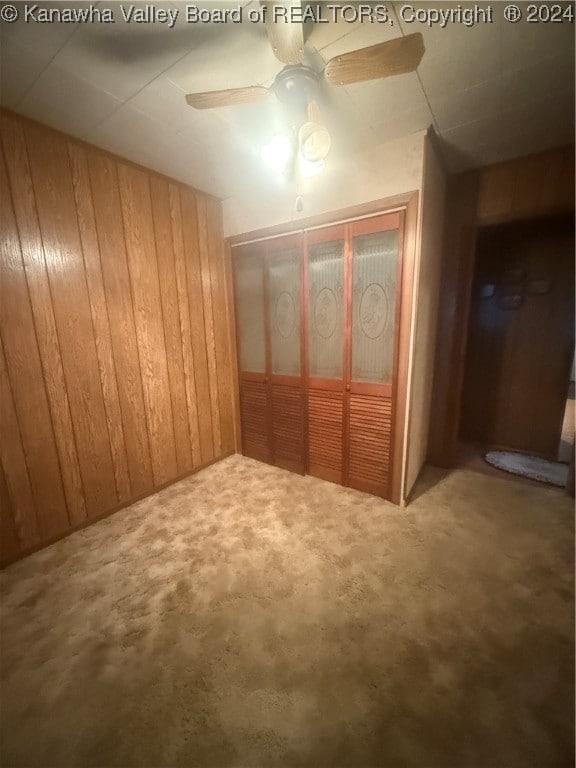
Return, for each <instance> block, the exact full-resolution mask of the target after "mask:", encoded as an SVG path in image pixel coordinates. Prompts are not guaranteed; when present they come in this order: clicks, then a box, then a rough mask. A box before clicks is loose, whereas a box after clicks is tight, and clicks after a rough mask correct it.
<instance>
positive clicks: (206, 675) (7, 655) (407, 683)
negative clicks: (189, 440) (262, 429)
mask: <svg viewBox="0 0 576 768" xmlns="http://www.w3.org/2000/svg"><path fill="white" fill-rule="evenodd" d="M573 521H574V510H573V503H572V501H571V500H570V499H568V498H567V497H565V496H564V495H563V494H562V492H561V491H560V490H557V489H554V488H546V487H542V488H535V487H532V486H528V485H525V484H522V483H519V482H517V481H516V480H514V479H502V480H501V479H499V478H493V477H489V476H486V475H481V474H476V473H474V472H466V471H454V472H452V473H444V472H441V471H439V470H432V469H429V470H427V471H426V472H425V474H424V476H423V478H422V479H421V480H420V483H419V486H418V488H417V492H416V494H415V500H414V501H413V503H412V504H411V505H410V506H409V507H408V508H406V509H399V508H397V507H394V506H392V505H390V504H387V503H385V502H383V501H382V500H380V499H377V498H374V497H371V496H368V495H365V494H362V493H359V492H356V491H352V490H347V489H343V488H340V487H339V486H336V485H332V484H330V483H325V482H323V481H321V480H316V479H314V478H311V477H300V476H298V475H294V474H290V473H288V472H284V471H282V470H279V469H276V468H273V467H269V466H266V465H263V464H258V463H257V462H255V461H252V460H250V459H246V458H243V457H240V456H233V457H231V458H229V459H226V460H225V461H223V462H220V463H219V464H216V465H214V466H212V467H210V468H208V469H206V470H204V471H202V472H200V473H198V474H197V475H195V476H193V477H191V478H189V479H187V480H184V481H183V482H180V483H178V484H177V485H174V486H172V487H170V488H168V489H166V490H164V491H162V492H161V493H159V494H157V495H155V496H154V497H152V498H149V499H146V500H144V501H141V502H139V503H137V504H135V505H133V506H131V507H129V508H128V509H125V510H123V511H121V512H118V513H117V514H115V515H113V516H112V517H110V518H108V519H106V520H104V521H101V522H99V523H97V524H96V525H94V526H92V527H90V528H87V529H85V530H83V531H81V532H78V533H76V534H74V535H72V536H70V537H68V538H67V539H64V540H62V541H60V542H58V543H57V544H54V545H53V546H51V547H48V548H47V549H45V550H43V551H41V552H38V553H36V554H34V555H32V556H30V557H28V558H26V559H25V560H22V561H20V562H18V563H15V564H14V565H12V566H10V567H9V568H7V569H5V571H4V572H3V573H2V574H1V575H0V585H1V590H2V591H1V599H2V622H1V630H2V636H1V643H2V655H1V665H2V668H1V675H2V677H1V681H2V698H1V727H2V743H1V757H2V759H1V763H2V766H3V767H4V768H12V767H20V766H30V767H33V768H52V767H53V768H72V767H73V768H89V767H94V768H96V767H98V768H113V767H118V768H120V767H122V768H124V767H126V768H128V767H129V766H134V767H136V766H137V767H138V768H164V767H168V766H185V767H186V768H194V767H195V766H198V767H200V766H202V767H205V766H206V767H208V766H214V767H216V766H218V767H224V766H230V767H234V768H273V767H275V766H294V768H298V767H304V766H306V768H308V767H310V768H320V767H321V766H331V767H334V768H335V767H340V766H341V767H342V768H356V767H358V768H362V767H364V766H366V768H368V767H370V768H372V767H374V768H376V767H378V768H380V767H382V768H412V767H413V766H414V768H416V767H417V768H446V767H447V766H456V768H472V767H473V768H488V767H489V768H530V767H531V766H533V767H534V768H548V767H549V768H564V766H566V768H567V766H570V765H573V764H574V763H573V749H574V697H573V686H574V652H573V641H574V612H573V584H574V569H573V554H574V553H573V535H574V527H573Z"/></svg>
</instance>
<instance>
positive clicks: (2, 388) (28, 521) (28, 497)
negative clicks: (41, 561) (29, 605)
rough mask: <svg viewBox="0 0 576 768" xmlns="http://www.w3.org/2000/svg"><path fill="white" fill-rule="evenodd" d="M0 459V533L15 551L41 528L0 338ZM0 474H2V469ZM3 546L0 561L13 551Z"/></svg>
mask: <svg viewBox="0 0 576 768" xmlns="http://www.w3.org/2000/svg"><path fill="white" fill-rule="evenodd" d="M0 461H1V464H2V467H5V468H6V474H7V476H8V480H7V479H6V477H4V481H5V483H6V489H5V490H6V496H7V498H6V500H5V505H6V506H5V505H4V504H3V505H2V507H3V511H2V532H0V533H3V530H4V528H6V531H7V533H6V536H8V537H12V535H13V536H14V539H15V544H16V549H17V550H19V549H20V547H26V546H33V545H34V544H36V543H37V542H38V541H39V540H40V535H41V534H40V527H39V525H38V519H37V515H36V505H35V503H34V497H33V494H32V485H31V482H30V476H29V474H28V467H27V465H26V457H25V455H24V448H23V445H22V436H21V434H20V427H19V424H18V416H17V414H16V408H15V406H14V399H13V396H12V387H11V385H10V381H9V379H8V370H7V366H6V358H5V356H4V348H3V346H2V341H1V339H0ZM2 474H3V476H4V469H3V470H2ZM8 482H9V483H10V487H8ZM8 518H10V520H8ZM6 547H7V549H6V550H4V549H3V550H2V553H1V554H0V558H1V559H0V564H1V563H4V562H5V561H7V560H8V559H10V557H11V555H12V554H13V549H14V547H13V543H11V542H10V541H8V543H7V545H6Z"/></svg>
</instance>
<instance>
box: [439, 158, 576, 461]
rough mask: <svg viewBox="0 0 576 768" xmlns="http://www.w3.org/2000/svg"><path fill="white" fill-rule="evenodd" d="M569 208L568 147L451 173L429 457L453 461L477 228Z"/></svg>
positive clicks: (571, 172) (571, 197)
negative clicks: (453, 174) (456, 173)
mask: <svg viewBox="0 0 576 768" xmlns="http://www.w3.org/2000/svg"><path fill="white" fill-rule="evenodd" d="M573 211H574V147H573V146H569V147H561V148H559V149H555V150H550V151H549V152H543V153H540V154H537V155H531V156H529V157H523V158H518V159H516V160H510V161H508V162H505V163H499V164H497V165H493V166H490V167H487V168H481V169H479V170H476V171H470V172H468V173H464V174H460V175H458V176H453V177H452V178H451V179H450V180H449V185H448V198H447V208H446V226H445V230H444V246H443V266H442V293H441V301H440V315H439V319H438V323H439V326H438V339H437V344H436V365H435V373H434V394H433V402H434V408H433V411H432V419H431V422H430V441H429V451H428V460H429V461H430V462H431V463H432V464H436V465H438V466H446V467H451V466H453V465H454V462H455V457H456V449H457V443H458V428H459V423H460V404H461V395H462V381H463V372H464V359H465V354H466V341H467V333H468V313H469V306H470V292H471V286H472V279H473V274H474V261H475V249H476V238H477V234H478V228H479V227H483V226H488V225H492V224H502V223H505V222H513V221H522V220H530V219H537V218H542V217H547V216H555V215H557V214H564V213H572V212H573Z"/></svg>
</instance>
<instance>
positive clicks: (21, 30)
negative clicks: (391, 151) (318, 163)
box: [0, 0, 574, 198]
mask: <svg viewBox="0 0 576 768" xmlns="http://www.w3.org/2000/svg"><path fill="white" fill-rule="evenodd" d="M188 4H189V3H183V2H170V3H162V2H156V3H155V4H154V6H155V7H156V8H164V7H166V8H171V9H178V10H179V12H180V13H179V18H178V22H177V23H176V25H175V27H174V28H173V29H168V28H167V27H166V26H165V25H162V24H159V23H156V24H139V25H136V24H126V23H124V22H123V20H122V14H121V10H120V4H119V3H110V2H101V3H93V4H92V5H95V6H97V7H98V8H110V9H113V11H114V16H115V18H116V23H115V24H79V25H74V24H64V23H60V24H58V23H52V24H39V23H35V22H28V23H25V22H24V21H23V19H22V18H20V19H19V20H18V21H17V22H16V23H12V24H8V23H6V22H1V23H0V64H1V71H0V75H1V81H0V102H1V103H2V104H3V105H4V106H6V107H8V108H10V109H13V110H14V111H16V112H19V113H21V114H23V115H27V116H29V117H32V118H34V119H36V120H39V121H41V122H43V123H46V124H48V125H51V126H54V127H56V128H58V129H61V130H63V131H66V132H67V133H70V134H72V135H74V136H77V137H79V138H81V139H85V140H86V141H88V142H90V143H93V144H96V145H98V146H100V147H103V148H105V149H108V150H110V151H112V152H115V153H117V154H119V155H122V156H124V157H127V158H129V159H131V160H134V161H136V162H139V163H142V164H143V165H146V166H148V167H151V168H154V169H156V170H158V171H161V172H163V173H166V174H167V175H169V176H173V177H175V178H178V179H180V180H182V181H185V182H187V183H189V184H192V185H194V186H196V187H198V188H200V189H204V190H206V191H208V192H211V193H213V194H215V195H217V196H219V197H221V198H229V197H238V198H243V197H245V196H247V195H249V194H250V190H251V189H254V185H258V186H259V188H260V189H259V191H260V193H261V191H262V187H266V185H269V184H271V180H270V177H269V172H268V170H267V169H266V168H264V167H263V165H262V163H261V160H260V158H259V150H260V148H261V146H262V144H263V143H265V141H266V140H267V139H269V138H270V137H271V136H272V135H273V134H274V132H275V130H276V129H277V128H278V127H281V125H282V120H283V119H284V115H283V113H282V109H283V108H282V107H281V105H280V104H279V103H278V102H277V101H276V99H275V97H273V96H270V98H269V99H268V100H267V101H265V102H259V103H256V104H250V105H241V106H236V107H226V108H221V109H217V110H209V111H196V110H194V109H192V108H191V107H188V106H187V105H186V103H185V100H184V96H185V94H186V93H188V92H191V91H205V90H211V89H223V88H232V87H240V86H245V85H252V84H264V85H270V84H271V82H272V80H273V78H274V76H275V75H276V73H277V72H278V71H279V70H280V69H281V68H282V64H281V63H280V62H278V61H277V60H276V59H275V57H274V55H273V53H272V50H271V47H270V45H269V43H268V40H267V37H266V32H265V29H264V27H263V25H262V24H257V23H249V22H248V21H246V20H245V21H244V22H243V23H242V24H241V25H239V24H231V23H228V24H188V23H186V19H185V14H186V11H185V8H186V5H188ZM3 5H6V3H5V2H3V1H2V2H0V6H3ZM16 5H17V6H19V8H20V10H21V11H22V8H23V5H24V4H23V3H16ZM39 5H40V6H41V7H42V6H45V7H49V8H60V9H63V8H70V7H85V8H87V7H89V5H90V4H89V3H69V2H52V3H40V4H39ZM129 5H130V3H124V6H125V7H128V6H129ZM135 5H136V6H137V7H146V6H147V5H148V7H152V3H150V4H146V3H135ZM195 5H197V6H200V7H202V8H218V7H228V8H237V7H238V6H243V14H244V19H246V18H247V13H248V10H249V9H251V8H258V7H259V4H258V3H257V2H246V1H245V0H244V2H240V0H239V1H238V2H228V3H223V2H213V3H208V2H203V3H195ZM347 5H351V3H347ZM356 5H358V4H357V3H356ZM364 5H366V3H364ZM405 5H407V4H406V3H388V4H387V7H388V9H389V12H390V18H391V21H392V22H393V23H392V25H390V24H378V23H375V24H370V23H366V22H365V23H359V22H356V23H348V22H346V21H344V20H343V19H342V18H340V19H339V20H338V21H336V22H331V23H328V24H316V25H310V24H309V25H307V27H306V35H307V42H306V51H307V62H308V63H310V64H312V66H314V67H315V68H316V69H317V70H318V71H320V70H321V69H322V68H323V66H324V64H325V63H326V62H327V61H328V60H329V59H330V58H332V57H333V56H336V55H338V54H340V53H344V52H347V51H350V50H354V49H356V48H361V47H365V46H368V45H373V44H375V43H378V42H381V41H384V40H387V39H392V38H394V37H398V36H400V35H407V34H410V33H412V32H422V34H423V36H424V43H425V47H426V52H425V54H424V57H423V59H422V62H421V64H420V66H419V68H418V71H417V72H415V73H411V74H406V75H399V76H396V77H393V78H389V79H386V80H373V81H371V82H367V83H359V84H356V85H350V86H347V87H346V88H342V87H340V88H332V87H329V86H327V87H326V89H325V90H326V92H327V93H328V96H327V101H325V102H323V118H324V120H325V122H327V123H328V125H329V128H330V131H331V133H332V135H333V142H334V144H333V149H332V153H331V154H332V155H333V154H334V153H338V161H339V162H340V163H345V161H346V154H347V152H350V153H351V154H352V152H353V151H354V149H357V148H358V147H359V146H361V147H362V148H363V149H369V148H370V147H371V146H377V145H380V144H383V143H385V142H389V141H392V140H393V139H396V138H398V137H401V136H405V135H408V134H412V133H415V132H417V131H421V130H423V129H425V128H427V127H428V126H430V125H432V126H434V128H435V130H436V132H437V133H438V135H439V136H440V138H441V144H442V147H443V151H444V154H445V158H446V161H447V163H448V167H449V168H450V169H451V170H452V171H460V170H464V169H467V168H471V167H476V166H480V165H486V164H490V163H494V162H498V161H501V160H506V159H508V158H511V157H514V156H519V155H524V154H528V153H531V152H536V151H540V150H544V149H547V148H550V147H554V146H559V145H562V144H567V143H570V142H572V141H573V140H574V26H573V25H572V24H570V23H567V22H564V23H547V24H545V23H539V24H536V23H534V24H530V23H527V22H526V21H524V20H523V21H521V22H519V23H516V24H512V23H510V22H506V21H505V20H504V18H503V10H504V7H505V5H507V3H499V2H492V3H491V4H490V5H491V6H492V8H493V16H494V21H493V23H492V24H481V23H479V24H476V25H475V26H471V27H467V26H464V25H463V24H457V23H452V24H448V26H446V27H445V28H443V29H442V28H439V27H438V26H436V27H427V26H425V25H424V24H421V23H417V22H416V23H410V24H409V23H406V22H403V21H402V20H401V18H400V12H401V8H402V7H403V6H405ZM412 5H413V6H414V7H417V8H429V9H438V8H444V9H448V8H456V7H458V6H459V5H460V6H462V7H464V8H467V7H473V6H474V4H472V3H460V4H457V3H445V2H444V3H413V4H412ZM476 5H481V6H486V5H487V4H485V3H478V4H476ZM518 5H520V6H521V8H522V9H523V11H524V14H526V11H527V5H528V4H527V3H518ZM563 5H564V6H568V5H569V3H564V4H563ZM22 15H23V14H22V13H21V16H22ZM328 161H330V158H329V160H328ZM271 189H273V184H272V186H271Z"/></svg>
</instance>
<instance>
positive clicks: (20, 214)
mask: <svg viewBox="0 0 576 768" xmlns="http://www.w3.org/2000/svg"><path fill="white" fill-rule="evenodd" d="M0 138H1V149H2V151H1V153H0V217H1V221H0V400H1V407H0V460H1V466H0V470H1V471H0V502H1V503H2V511H1V516H0V525H1V527H0V536H1V542H2V546H1V550H0V557H1V560H2V561H3V562H8V561H10V560H12V559H15V558H16V557H18V556H19V555H20V554H22V553H25V552H27V551H29V550H31V549H33V548H36V547H38V546H40V545H42V544H44V543H47V542H49V541H52V540H54V539H56V538H58V537H60V536H62V535H64V534H65V533H67V532H68V531H70V530H72V529H74V528H77V527H79V526H82V525H84V524H86V523H87V522H89V521H90V520H93V519H95V518H97V517H100V516H102V515H104V514H106V513H108V512H110V511H112V510H114V509H116V508H118V507H120V506H123V505H125V504H127V503H128V502H130V501H131V500H134V499H137V498H139V497H142V496H145V495H147V494H150V493H152V492H153V491H154V490H155V489H158V488H160V487H162V486H164V485H166V484H168V483H170V482H172V481H174V480H175V479H177V478H179V477H182V476H184V475H186V474H189V473H190V472H192V471H193V470H195V469H197V468H199V467H201V466H204V465H206V464H208V463H210V462H212V461H214V460H216V459H219V458H221V457H223V456H226V455H228V454H230V453H232V452H233V451H234V449H235V412H234V410H235V406H234V398H235V393H234V385H233V371H232V368H233V363H232V359H231V349H230V343H231V339H230V323H229V317H228V313H229V301H228V287H227V280H228V278H227V273H226V262H225V247H224V240H223V236H222V221H221V207H220V202H219V201H217V200H215V199H214V198H212V197H209V196H207V195H204V194H202V193H200V192H196V191H195V190H193V189H191V188H189V187H186V186H184V185H182V184H180V183H177V182H173V181H172V180H170V179H168V178H165V177H162V176H160V175H157V174H155V173H153V172H151V171H147V170H145V169H143V168H140V167H138V166H135V165H133V164H131V163H128V162H123V161H122V160H120V159H119V158H116V157H114V156H112V155H109V154H108V153H105V152H102V151H100V150H98V149H95V148H93V147H90V146H88V145H86V144H83V143H81V142H78V141H75V140H72V139H69V138H68V137H66V136H64V135H63V134H60V133H57V132H55V131H52V130H51V129H48V128H44V127H43V126H40V125H38V124H36V123H32V122H30V121H27V120H24V119H22V118H20V117H18V116H16V115H13V114H11V113H7V112H0Z"/></svg>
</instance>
